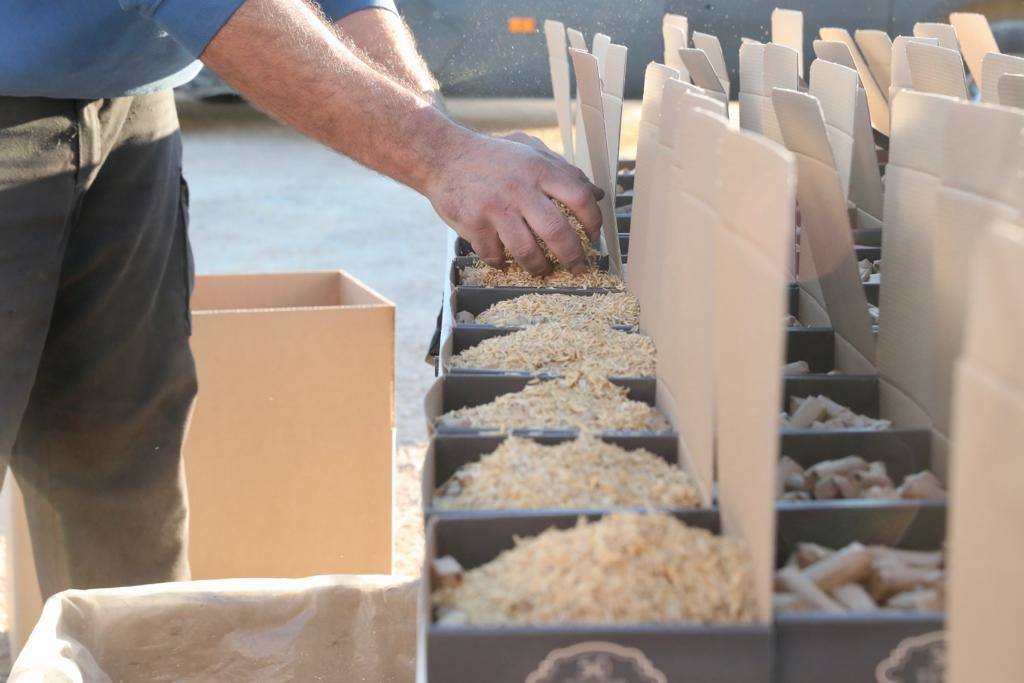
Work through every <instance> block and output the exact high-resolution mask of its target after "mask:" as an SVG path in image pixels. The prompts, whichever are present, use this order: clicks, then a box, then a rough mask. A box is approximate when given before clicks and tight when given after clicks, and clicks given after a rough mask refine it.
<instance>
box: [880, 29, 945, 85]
mask: <svg viewBox="0 0 1024 683" xmlns="http://www.w3.org/2000/svg"><path fill="white" fill-rule="evenodd" d="M909 43H921V44H922V45H938V44H939V39H938V38H915V37H911V36H897V37H896V40H894V41H892V79H891V80H890V86H889V100H890V101H891V100H893V99H895V97H896V93H897V92H899V91H900V90H913V89H914V82H913V81H912V80H911V78H910V63H909V62H908V61H907V45H908V44H909Z"/></svg>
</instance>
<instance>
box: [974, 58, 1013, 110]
mask: <svg viewBox="0 0 1024 683" xmlns="http://www.w3.org/2000/svg"><path fill="white" fill-rule="evenodd" d="M981 73H982V77H981V101H982V102H988V103H989V104H1006V103H1004V102H1003V101H1002V99H1001V98H1000V95H999V82H1000V80H1001V79H1002V77H1003V76H1005V75H1006V74H1024V57H1017V56H1015V55H1004V54H1001V53H999V52H990V53H988V54H986V55H985V56H984V57H982V60H981Z"/></svg>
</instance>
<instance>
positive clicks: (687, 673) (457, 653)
mask: <svg viewBox="0 0 1024 683" xmlns="http://www.w3.org/2000/svg"><path fill="white" fill-rule="evenodd" d="M675 516H676V517H678V518H679V519H681V520H683V521H684V522H686V523H687V524H689V525H692V526H696V527H701V528H705V529H708V530H710V531H712V532H716V531H718V529H719V522H718V516H717V514H716V513H715V512H714V511H711V510H692V511H684V512H679V513H677V514H676V515H675ZM590 517H591V519H594V518H596V515H595V516H590ZM575 523H576V520H575V518H574V517H569V516H558V517H544V516H530V517H520V518H514V519H512V518H509V519H504V520H490V519H473V518H456V519H439V520H435V521H434V522H432V523H431V524H430V525H429V527H428V529H427V566H428V567H429V564H430V560H431V559H432V558H434V557H440V556H444V555H451V556H453V557H454V558H455V559H456V560H458V561H459V563H460V564H462V566H464V567H466V568H473V567H476V566H479V565H480V564H483V563H485V562H487V561H489V560H492V559H494V557H496V556H497V555H498V554H499V553H500V552H501V551H503V550H507V549H509V548H511V547H513V545H514V539H515V538H516V537H529V536H535V535H537V534H538V533H540V532H542V531H544V530H545V529H547V528H549V527H552V526H554V527H557V528H567V527H569V526H572V525H574V524H575ZM431 588H432V585H431V581H430V577H429V574H425V576H424V594H425V596H429V592H430V590H431ZM426 641H427V672H428V676H429V678H430V680H434V681H445V682H446V683H448V682H450V683H478V682H479V681H487V682H488V683H522V681H524V680H525V681H529V682H530V683H544V682H546V681H549V680H563V679H564V680H569V679H568V678H567V677H569V676H572V675H573V672H576V671H578V670H579V666H580V665H581V662H586V661H591V660H593V659H594V658H595V657H596V658H597V659H599V660H600V661H607V662H609V664H610V665H611V666H613V667H614V668H613V672H617V673H620V674H621V675H622V676H628V677H629V678H628V679H627V680H636V681H654V682H659V681H680V680H690V679H692V680H699V681H704V682H705V683H725V682H726V681H729V682H730V683H747V682H750V683H754V682H758V683H762V682H763V681H765V680H766V677H767V675H768V674H767V672H768V671H769V669H770V667H771V638H770V633H769V629H768V626H767V625H762V624H747V625H723V624H688V623H675V624H607V625H558V626H532V627H524V626H503V627H478V626H453V627H448V626H438V625H436V624H434V623H428V626H427V635H426ZM497 661H500V662H501V666H495V662H497ZM723 661H728V662H730V665H729V667H728V668H727V670H723V667H722V662H723Z"/></svg>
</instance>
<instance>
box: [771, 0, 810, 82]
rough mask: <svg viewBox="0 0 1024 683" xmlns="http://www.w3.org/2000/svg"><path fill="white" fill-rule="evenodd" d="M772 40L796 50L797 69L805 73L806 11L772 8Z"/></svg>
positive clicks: (801, 73)
mask: <svg viewBox="0 0 1024 683" xmlns="http://www.w3.org/2000/svg"><path fill="white" fill-rule="evenodd" d="M772 42H773V43H778V44H779V45H785V46H786V47H788V48H790V49H792V50H795V51H796V53H797V69H798V70H799V72H800V76H801V77H803V75H804V73H805V72H804V13H803V12H801V11H800V10H795V9H782V8H781V7H776V8H775V9H773V10H772Z"/></svg>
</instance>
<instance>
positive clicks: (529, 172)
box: [202, 0, 601, 274]
mask: <svg viewBox="0 0 1024 683" xmlns="http://www.w3.org/2000/svg"><path fill="white" fill-rule="evenodd" d="M202 59H203V61H204V62H206V63H207V65H209V66H210V67H211V68H212V69H213V70H214V71H215V72H217V74H218V75H220V76H221V78H223V79H224V80H225V81H226V82H227V83H228V84H229V85H231V86H233V87H234V88H235V89H236V90H237V91H238V92H239V93H241V94H242V95H244V96H245V97H246V98H247V99H249V100H250V101H251V102H252V103H253V104H255V105H256V106H258V107H260V108H262V109H264V110H265V111H267V112H269V113H270V114H271V115H273V116H274V117H276V118H278V119H280V120H281V121H283V122H284V123H286V124H287V125H289V126H291V127H293V128H295V129H297V130H299V131H300V132H302V133H305V134H306V135H309V136H310V137H312V138H314V139H316V140H318V141H320V142H322V143H324V144H325V145H328V146H329V147H332V148H333V149H336V150H338V151H339V152H342V153H343V154H346V155H348V156H349V157H351V158H352V159H355V160H356V161H358V162H360V163H363V164H365V165H367V166H369V167H370V168H373V169H375V170H377V171H380V172H381V173H384V174H386V175H388V176H390V177H392V178H394V179H396V180H398V181H399V182H401V183H404V184H406V185H409V186H410V187H412V188H413V189H415V190H417V191H419V192H420V193H422V194H424V195H426V196H427V197H428V198H429V199H430V200H431V202H432V203H433V205H434V207H435V208H436V209H437V211H438V213H440V214H441V216H442V217H443V218H444V219H445V220H447V221H448V222H449V224H450V225H452V227H454V228H455V229H456V230H457V231H458V232H459V234H460V235H462V236H463V237H465V238H466V239H468V240H469V242H470V243H471V244H472V245H473V247H474V249H476V251H477V254H479V255H480V257H481V258H482V259H484V260H485V261H487V262H488V263H492V264H494V265H500V263H502V262H503V258H502V254H503V249H502V244H504V245H505V246H507V247H508V248H509V251H510V252H511V253H512V254H513V256H515V258H516V259H517V260H518V261H519V262H520V263H522V264H523V266H524V267H525V268H527V269H528V270H529V271H530V272H533V273H538V274H540V273H544V272H546V271H547V270H548V269H549V267H550V266H549V264H548V263H547V260H546V259H545V258H544V256H543V254H542V253H541V251H540V248H539V247H538V246H537V244H536V242H535V240H534V239H533V235H532V234H531V231H530V228H532V229H533V231H535V232H536V234H537V235H539V236H540V237H541V238H543V239H544V241H545V243H547V244H548V246H549V247H550V249H551V251H552V252H553V253H554V254H555V255H556V256H558V258H559V260H560V261H561V262H562V263H563V264H565V265H566V267H567V268H570V269H576V270H579V269H580V268H581V267H582V266H583V263H582V259H583V252H582V248H581V245H580V244H579V240H578V239H577V238H576V233H575V232H574V231H573V230H572V228H571V227H570V226H569V224H568V221H567V220H566V219H565V217H564V216H562V214H561V212H560V211H559V210H558V209H557V208H556V207H555V206H554V204H553V203H552V202H551V200H550V198H555V199H558V200H560V201H561V202H562V203H564V204H565V205H566V206H568V207H569V208H570V209H571V210H572V211H573V213H575V214H576V216H577V217H578V218H579V219H580V222H581V223H583V225H584V226H585V227H586V229H587V231H588V232H589V234H590V235H591V236H592V237H594V238H595V239H596V237H597V235H598V230H599V228H600V224H601V213H600V210H599V208H598V206H597V202H596V201H595V200H594V196H595V194H594V190H593V188H592V186H591V185H590V184H589V183H587V182H585V181H583V180H581V179H580V176H579V172H578V171H577V170H575V169H573V168H572V167H571V166H569V165H568V164H566V163H565V162H564V161H562V160H556V159H554V158H552V157H551V156H550V155H549V154H548V153H545V152H542V151H538V150H537V149H536V148H535V147H532V146H531V145H529V144H521V143H518V142H513V141H511V140H501V139H496V138H489V137H485V136H482V135H479V134H478V133H474V132H472V131H469V130H467V129H465V128H463V127H461V126H459V125H458V124H456V123H454V122H453V121H451V120H450V119H448V118H447V117H446V116H445V115H444V114H443V113H441V112H440V111H438V110H437V109H436V108H434V107H433V106H431V104H430V102H429V101H428V100H427V99H425V98H424V97H423V95H422V93H419V92H415V91H413V90H410V89H408V88H407V87H406V86H403V85H402V84H400V83H398V82H396V81H395V80H393V79H392V78H390V77H388V76H387V75H384V74H381V73H379V72H377V71H376V70H375V69H373V68H372V67H371V66H369V65H368V64H366V63H365V62H364V61H363V60H362V59H360V58H359V57H358V56H357V55H356V54H355V53H353V52H352V50H350V49H349V48H348V46H346V45H345V44H343V43H342V41H341V40H339V38H338V36H337V35H336V34H335V33H334V30H333V29H332V28H329V27H328V26H327V25H326V24H325V23H324V22H323V21H322V20H321V19H320V18H319V17H318V16H317V15H316V14H315V13H314V12H313V11H312V10H311V9H310V7H309V6H308V5H307V4H306V3H304V2H302V1H301V0H245V2H244V3H243V4H242V5H241V7H239V8H238V10H237V11H236V12H235V14H234V16H232V17H231V19H229V20H228V22H227V23H226V24H225V25H224V26H223V28H221V30H220V32H219V33H218V34H217V35H216V36H214V38H213V40H212V41H211V42H210V44H209V45H208V46H207V48H206V50H205V51H204V52H203V54H202Z"/></svg>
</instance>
